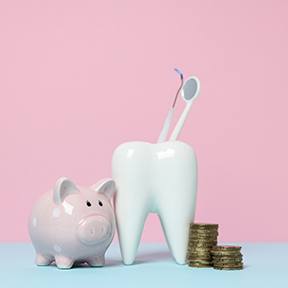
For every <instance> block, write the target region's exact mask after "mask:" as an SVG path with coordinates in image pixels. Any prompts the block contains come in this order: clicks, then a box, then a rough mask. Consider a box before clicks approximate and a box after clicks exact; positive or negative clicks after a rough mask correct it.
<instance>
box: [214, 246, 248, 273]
mask: <svg viewBox="0 0 288 288" xmlns="http://www.w3.org/2000/svg"><path fill="white" fill-rule="evenodd" d="M240 250H241V247H240V246H215V247H213V249H212V250H211V254H212V263H213V268H214V269H220V270H239V269H243V263H242V254H241V252H240Z"/></svg>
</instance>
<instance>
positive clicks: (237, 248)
mask: <svg viewBox="0 0 288 288" xmlns="http://www.w3.org/2000/svg"><path fill="white" fill-rule="evenodd" d="M240 250H241V246H220V245H219V246H216V247H214V248H213V251H216V252H217V251H233V252H234V251H239V252H240Z"/></svg>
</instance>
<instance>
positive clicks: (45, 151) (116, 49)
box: [0, 0, 288, 241]
mask: <svg viewBox="0 0 288 288" xmlns="http://www.w3.org/2000/svg"><path fill="white" fill-rule="evenodd" d="M287 11H288V2H287V1H284V0H283V1H280V0H277V1H275V0H273V1H272V0H270V1H260V0H259V1H256V0H254V1H248V0H247V1H229V0H227V1H224V0H221V1H183V0H177V1H176V0H174V1H132V0H130V1H128V0H125V1H123V0H122V1H116V0H115V1H70V0H69V1H58V0H57V1H1V2H0V97H1V98H0V135H1V136H0V137H1V141H0V180H1V187H0V194H1V201H0V227H1V229H0V241H27V240H28V239H29V238H28V234H27V228H26V223H27V217H28V214H29V211H30V209H31V206H32V204H33V203H34V202H35V200H36V199H37V197H39V196H40V195H41V194H42V193H43V192H45V191H46V190H48V189H49V188H50V187H51V186H52V185H53V184H54V182H55V180H56V179H57V177H59V176H61V175H66V176H69V177H71V178H72V179H74V180H75V181H76V182H77V183H78V184H82V185H88V184H92V183H93V182H95V181H96V180H98V179H99V178H101V177H107V176H110V169H111V167H110V160H111V153H112V151H113V149H114V148H115V147H116V146H117V145H118V144H120V143H121V142H123V141H128V140H141V139H142V140H147V141H155V139H157V137H158V134H159V132H160V129H161V126H162V121H163V119H164V117H165V115H166V112H167V110H168V107H169V105H170V104H171V102H172V100H173V96H174V93H175V90H176V88H177V86H178V78H177V76H176V74H175V72H174V71H173V68H174V67H179V68H181V69H182V70H183V71H184V72H185V74H186V75H188V74H190V73H191V74H196V75H197V76H198V77H199V78H200V79H201V82H202V92H201V97H199V98H198V100H197V103H195V106H194V107H193V109H192V113H191V114H190V116H189V119H188V121H187V123H186V126H185V129H184V130H183V133H182V135H181V139H182V140H184V141H187V142H188V143H191V144H192V145H193V146H194V148H195V150H196V152H197V155H198V160H199V194H198V202H197V212H196V220H197V221H201V222H204V221H208V222H216V223H219V224H220V234H221V235H220V240H223V241H287V240H288V230H287V229H286V227H287V222H286V221H287V201H288V191H287V188H288V184H287V183H288V181H287V163H288V153H287V147H288V137H287V123H288V122H287V120H288V116H287V115H288V113H287V105H288V94H287V93H288V85H287V82H288V81H287V77H288V76H287V75H288V73H287V67H288V57H287V53H288V52H287V51H288V38H287V33H288V32H287V28H288V18H287ZM179 103H180V102H179ZM178 112H181V105H179V106H178ZM178 114H179V113H178ZM175 193H177V191H175ZM144 232H145V233H144V235H143V239H144V240H145V241H162V240H163V236H162V231H161V229H160V224H159V222H158V219H157V218H156V217H155V216H151V217H149V219H148V222H147V225H146V227H145V231H144Z"/></svg>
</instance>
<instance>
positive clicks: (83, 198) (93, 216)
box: [29, 177, 115, 269]
mask: <svg viewBox="0 0 288 288" xmlns="http://www.w3.org/2000/svg"><path fill="white" fill-rule="evenodd" d="M114 192H115V185H114V181H113V180H110V179H108V180H102V181H100V182H99V183H98V184H96V185H93V186H92V187H79V186H76V185H75V184H74V183H73V182H72V181H71V180H69V179H67V178H64V177H62V178H60V179H58V181H57V182H56V184H55V186H54V189H52V190H51V191H49V192H48V193H46V194H44V195H43V196H42V197H41V198H40V200H39V201H38V202H37V203H36V204H35V206H34V208H33V210H32V213H31V216H30V218H29V233H30V237H31V239H32V243H33V246H34V248H35V250H36V264H37V265H49V264H50V263H51V262H53V261H55V262H56V265H57V267H58V268H64V269H67V268H71V267H72V266H73V264H74V262H76V261H77V262H87V263H88V264H89V265H91V266H103V265H104V263H105V260H104V255H105V252H106V249H107V248H108V246H109V245H110V243H111V241H112V239H113V235H114V231H115V217H114V210H113V207H112V204H111V199H112V197H113V194H114Z"/></svg>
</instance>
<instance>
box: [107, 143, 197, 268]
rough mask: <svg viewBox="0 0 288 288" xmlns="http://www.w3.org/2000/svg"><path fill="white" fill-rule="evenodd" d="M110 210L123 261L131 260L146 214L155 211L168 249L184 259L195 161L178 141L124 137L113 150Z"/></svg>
mask: <svg viewBox="0 0 288 288" xmlns="http://www.w3.org/2000/svg"><path fill="white" fill-rule="evenodd" d="M112 174H113V179H114V180H115V182H116V187H117V195H116V198H115V212H116V220H117V229H118V236H119V241H120V248H121V253H122V258H123V262H124V263H125V264H132V263H133V262H134V259H135V256H136V251H137V248H138V245H139V241H140V238H141V234H142V230H143V226H144V222H145V219H146V217H147V215H148V213H150V212H154V213H157V214H158V215H159V217H160V221H161V224H162V227H163V230H164V233H165V237H166V240H167V243H168V246H169V248H170V251H171V253H172V255H173V256H174V258H175V260H176V262H177V263H179V264H184V263H185V258H186V249H187V241H188V232H189V231H188V230H189V223H191V222H193V220H194V214H195V201H196V187H197V164H196V158H195V154H194V151H193V149H192V148H191V147H190V146H189V145H188V144H186V143H184V142H180V141H167V142H162V143H157V144H152V143H147V142H128V143H124V144H122V145H120V146H119V147H118V148H116V150H115V151H114V154H113V159H112Z"/></svg>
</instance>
